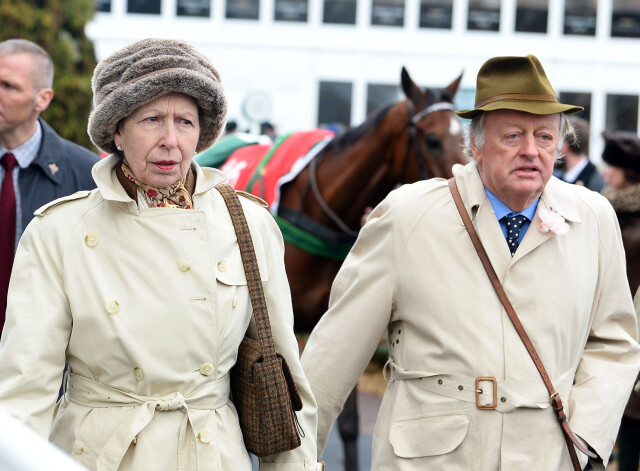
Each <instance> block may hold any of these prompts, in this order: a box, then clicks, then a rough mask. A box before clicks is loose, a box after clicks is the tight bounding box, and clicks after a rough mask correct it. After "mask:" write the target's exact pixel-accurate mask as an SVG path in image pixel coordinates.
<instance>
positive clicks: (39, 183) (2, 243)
mask: <svg viewBox="0 0 640 471" xmlns="http://www.w3.org/2000/svg"><path fill="white" fill-rule="evenodd" d="M52 86H53V62H52V60H51V57H50V56H49V54H48V53H47V52H46V51H45V50H44V49H42V48H41V47H40V46H38V45H37V44H35V43H33V42H31V41H27V40H26V39H8V40H6V41H2V42H0V331H1V330H2V326H3V325H4V316H5V311H6V306H7V289H8V286H9V277H10V275H11V268H12V266H13V258H14V253H15V250H16V247H17V245H18V241H19V240H20V236H21V235H22V232H23V231H24V229H25V228H26V227H27V225H28V224H29V221H31V219H32V218H33V213H34V212H35V211H36V209H38V208H39V207H40V206H42V205H43V204H45V203H48V202H49V201H52V200H54V199H56V198H60V197H63V196H67V195H70V194H72V193H75V192H76V191H79V190H90V189H92V188H95V183H94V182H93V179H92V178H91V167H92V166H93V164H94V163H95V162H96V161H97V160H98V157H97V155H95V154H93V153H92V152H90V151H89V150H87V149H85V148H84V147H81V146H79V145H77V144H75V143H73V142H71V141H68V140H66V139H63V138H62V137H60V136H59V135H58V134H57V133H56V132H55V131H54V130H53V129H52V128H51V126H49V125H48V124H47V123H46V122H45V121H44V120H43V119H42V118H40V117H39V116H40V113H42V112H43V111H44V110H46V109H47V107H48V106H49V104H50V103H51V100H52V99H53V90H52V88H51V87H52Z"/></svg>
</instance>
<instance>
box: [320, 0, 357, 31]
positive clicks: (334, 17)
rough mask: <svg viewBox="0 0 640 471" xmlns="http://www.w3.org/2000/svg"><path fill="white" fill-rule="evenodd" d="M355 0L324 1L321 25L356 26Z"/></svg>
mask: <svg viewBox="0 0 640 471" xmlns="http://www.w3.org/2000/svg"><path fill="white" fill-rule="evenodd" d="M356 4H357V1H356V0H324V12H323V16H322V22H323V23H337V24H343V25H355V24H356Z"/></svg>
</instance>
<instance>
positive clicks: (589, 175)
mask: <svg viewBox="0 0 640 471" xmlns="http://www.w3.org/2000/svg"><path fill="white" fill-rule="evenodd" d="M578 182H582V184H583V185H584V186H586V187H587V188H589V189H590V190H593V191H600V190H602V188H603V187H604V178H603V177H602V174H601V173H600V172H599V171H598V169H597V168H596V166H595V165H593V163H592V162H591V161H587V166H586V167H585V168H583V169H582V172H580V174H579V175H578V177H577V178H576V181H575V182H573V183H578Z"/></svg>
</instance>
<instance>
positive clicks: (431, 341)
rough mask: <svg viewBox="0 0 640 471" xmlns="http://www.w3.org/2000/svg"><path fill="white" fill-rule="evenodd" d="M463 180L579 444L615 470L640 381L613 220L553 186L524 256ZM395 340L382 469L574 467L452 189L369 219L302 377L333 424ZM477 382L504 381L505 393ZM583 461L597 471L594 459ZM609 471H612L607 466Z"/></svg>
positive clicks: (605, 207) (388, 203) (378, 444)
mask: <svg viewBox="0 0 640 471" xmlns="http://www.w3.org/2000/svg"><path fill="white" fill-rule="evenodd" d="M454 173H455V175H456V177H455V178H456V181H457V183H458V186H459V189H460V193H461V195H462V198H463V200H464V202H465V205H466V207H467V210H468V211H469V213H470V214H471V215H472V220H473V224H474V226H475V228H476V230H477V231H478V233H479V235H480V238H481V239H482V242H483V244H484V246H485V248H486V250H487V252H488V254H489V257H490V259H491V262H492V263H493V266H494V267H495V270H496V272H497V274H498V276H499V278H500V280H501V282H502V283H503V285H504V288H505V290H506V292H507V294H508V296H509V298H510V299H511V302H512V303H513V305H514V308H515V310H516V312H517V313H518V315H519V317H520V319H521V321H522V324H523V325H524V327H525V329H526V330H527V332H528V334H529V336H530V337H531V339H532V341H533V343H534V345H535V347H536V348H537V350H538V353H539V355H540V357H541V359H542V361H543V363H544V364H545V366H546V369H547V371H548V372H549V375H550V377H551V379H552V381H553V382H554V384H555V387H556V389H557V390H558V391H559V393H560V395H561V398H562V400H563V402H564V404H565V409H566V412H567V415H568V416H569V418H570V424H571V427H572V428H573V430H574V432H575V433H576V434H578V435H579V436H580V437H581V438H582V439H584V440H586V441H587V443H588V444H589V445H591V446H592V447H593V448H594V449H595V450H596V451H597V452H598V454H599V455H600V456H602V457H603V458H604V459H605V461H606V460H608V458H609V455H610V453H611V449H612V447H613V442H614V439H615V436H616V431H617V429H618V426H619V422H620V418H621V415H622V410H623V409H624V405H625V403H626V399H627V398H628V397H629V392H630V390H631V388H632V386H633V382H634V379H635V377H636V374H637V373H638V369H639V368H640V350H639V346H638V344H637V341H636V337H637V333H636V319H635V315H634V311H633V303H632V301H631V297H630V295H629V288H628V285H627V282H626V279H625V276H626V275H625V266H624V255H623V249H622V244H621V240H620V233H619V229H618V224H617V222H616V216H615V214H614V212H613V210H612V208H611V207H610V205H609V204H608V202H607V201H606V200H605V199H604V198H603V197H601V196H600V195H598V194H596V193H593V192H590V191H589V190H586V189H585V188H582V187H578V186H575V185H569V184H565V183H562V182H560V181H559V180H557V179H555V178H553V179H552V180H551V181H550V182H549V184H548V185H547V187H546V189H545V191H544V193H543V194H542V197H541V199H540V203H539V205H540V206H544V207H548V208H553V209H554V210H555V211H557V212H559V213H560V214H562V215H563V216H564V217H565V218H566V219H567V221H568V223H569V226H570V230H569V232H568V233H567V234H565V235H562V236H559V235H555V234H554V233H552V232H551V233H547V234H544V233H542V232H541V231H540V230H539V226H540V222H541V221H540V219H539V216H538V215H536V216H535V218H534V220H533V221H532V223H531V226H530V228H529V230H528V231H527V233H526V235H525V237H524V239H523V241H522V243H521V245H520V247H519V248H518V251H517V252H516V254H515V256H514V257H513V258H512V257H511V255H510V253H509V250H508V248H507V244H506V241H505V238H504V236H503V234H502V232H501V229H500V226H499V223H498V221H497V219H496V217H495V214H494V212H493V209H492V206H491V203H490V202H489V200H488V199H487V196H486V193H485V191H484V187H483V185H482V181H481V180H480V176H479V173H478V170H477V166H476V164H475V163H471V164H469V165H467V166H465V167H462V166H456V167H455V168H454ZM385 333H386V337H387V341H388V344H389V346H390V357H391V361H390V364H389V365H388V367H387V369H386V374H387V375H388V377H389V378H390V380H391V381H390V382H389V384H388V387H387V390H386V392H385V395H384V399H383V401H382V405H381V409H380V411H379V415H378V419H377V423H376V428H375V432H374V442H373V460H372V463H373V464H372V469H375V470H385V471H387V470H389V471H390V470H393V471H405V470H425V469H427V470H447V471H456V470H464V471H495V470H506V471H518V470H523V471H524V470H526V471H535V470H540V471H552V470H569V469H571V463H570V461H569V454H568V452H567V449H566V445H565V441H564V439H563V436H562V433H561V429H560V427H559V426H558V423H557V421H556V419H555V415H554V412H553V411H552V409H551V408H550V405H549V397H548V394H547V391H546V389H545V387H544V385H543V382H542V380H541V379H540V376H539V374H538V372H537V370H536V369H535V367H534V364H533V362H532V360H531V358H530V357H529V355H528V353H527V351H526V350H525V347H524V346H523V344H522V341H521V340H520V338H519V337H518V335H517V333H516V331H515V329H514V328H513V326H512V324H511V322H510V321H509V318H508V317H507V315H506V313H505V311H504V309H503V308H502V305H501V304H500V302H499V300H498V298H497V296H496V295H495V293H494V291H493V288H492V286H491V284H490V282H489V279H488V277H487V275H486V273H485V271H484V269H483V267H482V265H481V263H480V261H479V259H478V256H477V254H476V252H475V250H474V248H473V245H472V243H471V241H470V239H469V236H468V235H467V232H466V230H465V228H464V225H463V223H462V219H461V218H460V216H459V214H458V212H457V210H456V208H455V205H454V202H453V199H452V196H451V193H450V191H449V188H448V186H447V182H446V181H443V180H431V181H426V182H419V183H416V184H413V185H406V186H403V187H402V188H400V189H398V190H396V191H394V192H392V193H391V194H390V195H389V196H388V197H387V199H386V200H385V201H383V202H382V203H381V204H380V205H379V206H378V207H377V208H376V209H375V210H374V211H373V212H372V213H371V215H370V217H369V221H368V222H367V224H366V225H365V226H364V228H363V229H362V232H361V234H360V237H359V239H358V241H357V242H356V244H355V246H354V247H353V249H352V251H351V253H350V254H349V256H348V257H347V259H346V260H345V262H344V264H343V266H342V269H341V271H340V273H339V274H338V276H337V278H336V280H335V282H334V284H333V288H332V293H331V299H330V307H329V311H328V312H327V314H326V315H325V316H324V317H323V318H322V319H321V321H320V323H319V324H318V325H317V326H316V328H315V330H314V331H313V333H312V335H311V337H310V339H309V342H308V343H307V345H306V347H305V350H304V353H303V356H302V364H303V368H304V369H305V372H306V374H307V378H308V379H309V382H310V384H311V389H312V390H313V392H314V395H315V396H316V399H317V401H318V410H319V425H318V442H319V449H320V450H322V448H323V447H324V444H325V441H326V439H327V434H328V433H329V430H330V427H331V424H332V423H333V421H334V420H335V418H336V416H337V414H338V412H339V411H340V409H341V408H342V405H343V403H344V400H345V398H346V397H347V395H348V393H349V391H350V390H351V389H352V388H353V386H354V385H355V383H356V381H357V379H358V378H359V377H360V375H361V373H362V372H363V370H364V368H365V366H366V364H367V363H368V361H369V360H370V358H371V356H372V353H373V352H374V350H375V348H376V346H377V345H378V342H379V339H380V338H381V337H382V336H384V335H385ZM477 377H493V378H496V383H495V386H497V390H496V409H494V410H480V409H479V408H478V407H477V405H476V403H478V404H480V405H487V404H492V403H493V402H494V401H493V390H494V383H493V382H492V381H490V380H485V381H480V382H479V387H478V388H477V389H478V390H480V389H481V390H482V393H476V392H475V391H476V384H475V380H476V378H477ZM581 456H582V458H581V459H582V461H583V463H584V464H586V457H585V456H583V455H581ZM599 467H600V469H602V467H601V465H600V466H599Z"/></svg>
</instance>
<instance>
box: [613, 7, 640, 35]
mask: <svg viewBox="0 0 640 471" xmlns="http://www.w3.org/2000/svg"><path fill="white" fill-rule="evenodd" d="M611 36H614V37H620V38H640V2H638V0H613V14H612V17H611Z"/></svg>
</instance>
